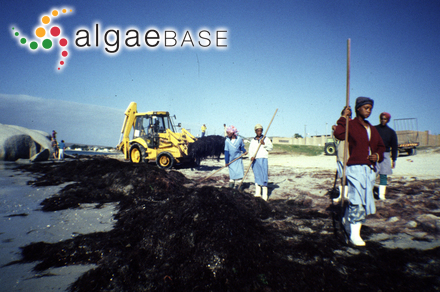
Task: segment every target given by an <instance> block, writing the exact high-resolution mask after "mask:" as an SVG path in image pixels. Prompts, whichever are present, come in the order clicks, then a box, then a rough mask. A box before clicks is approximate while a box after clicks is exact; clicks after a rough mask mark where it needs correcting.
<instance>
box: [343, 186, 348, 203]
mask: <svg viewBox="0 0 440 292" xmlns="http://www.w3.org/2000/svg"><path fill="white" fill-rule="evenodd" d="M344 198H345V200H348V186H345V187H344Z"/></svg>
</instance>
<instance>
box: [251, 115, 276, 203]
mask: <svg viewBox="0 0 440 292" xmlns="http://www.w3.org/2000/svg"><path fill="white" fill-rule="evenodd" d="M254 130H255V134H257V135H256V136H255V138H254V139H252V141H251V144H250V145H249V154H250V157H251V163H252V171H253V172H254V177H255V197H261V196H262V197H263V200H265V201H267V182H268V179H269V178H268V176H269V175H268V167H269V163H268V160H267V159H268V157H269V152H268V151H271V150H272V149H273V145H272V142H271V141H270V139H269V138H267V137H263V126H262V125H261V124H256V125H255V127H254ZM258 144H260V147H258Z"/></svg>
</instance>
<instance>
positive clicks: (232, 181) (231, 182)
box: [229, 179, 235, 189]
mask: <svg viewBox="0 0 440 292" xmlns="http://www.w3.org/2000/svg"><path fill="white" fill-rule="evenodd" d="M234 184H235V182H234V180H233V179H231V180H229V187H230V188H231V189H232V188H234Z"/></svg>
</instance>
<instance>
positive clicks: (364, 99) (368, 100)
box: [356, 96, 374, 109]
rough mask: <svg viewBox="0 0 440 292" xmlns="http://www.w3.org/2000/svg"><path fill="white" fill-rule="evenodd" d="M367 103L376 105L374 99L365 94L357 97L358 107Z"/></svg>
mask: <svg viewBox="0 0 440 292" xmlns="http://www.w3.org/2000/svg"><path fill="white" fill-rule="evenodd" d="M366 104H371V106H374V101H373V100H372V99H371V98H369V97H364V96H359V97H358V98H356V109H358V108H360V107H361V106H363V105H366Z"/></svg>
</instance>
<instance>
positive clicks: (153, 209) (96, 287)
mask: <svg viewBox="0 0 440 292" xmlns="http://www.w3.org/2000/svg"><path fill="white" fill-rule="evenodd" d="M21 169H23V170H26V171H32V172H35V173H40V174H41V176H39V177H38V178H37V179H36V180H35V181H32V182H30V184H32V185H35V186H41V185H56V184H61V183H64V182H68V181H71V182H74V183H72V184H69V185H67V186H66V187H65V188H63V189H62V190H61V191H60V192H59V194H56V195H54V196H52V197H50V198H47V199H45V200H44V201H43V202H42V206H43V210H46V211H47V210H59V209H63V208H72V207H75V208H78V207H81V203H84V202H89V203H90V202H92V201H93V202H95V203H97V204H98V207H99V204H103V203H105V202H111V201H113V202H119V204H118V212H117V214H116V215H115V219H116V220H117V222H116V224H115V226H114V228H113V229H112V230H111V231H108V232H96V233H92V234H83V235H78V236H76V237H74V238H71V239H68V240H65V241H62V242H57V243H45V242H38V243H31V244H29V245H27V246H25V247H22V255H23V258H22V259H21V260H20V261H18V263H25V262H38V263H37V264H36V266H35V270H37V271H42V270H46V269H48V268H50V267H60V266H65V265H75V264H91V263H92V264H96V265H97V267H96V268H94V269H91V270H89V271H88V272H86V273H85V274H83V275H82V276H81V277H79V278H78V279H77V280H76V281H75V282H74V283H72V285H71V286H70V288H69V289H70V290H71V291H318V290H330V291H336V290H338V291H350V290H351V291H353V290H355V291H379V290H383V291H386V290H388V291H389V290H399V291H415V290H424V291H435V290H438V289H439V288H440V279H439V276H438V275H439V271H440V250H439V249H438V248H437V249H434V250H430V251H417V250H400V249H392V250H391V249H386V248H383V247H382V246H381V245H380V244H378V243H374V242H372V243H370V242H369V243H368V246H367V247H366V248H362V249H353V248H350V247H347V246H344V245H343V244H342V243H341V238H340V237H339V236H337V234H336V236H335V233H334V232H333V231H334V229H333V225H332V220H331V218H330V217H331V216H329V214H328V213H326V212H325V211H323V212H322V213H321V212H317V211H312V210H310V209H309V208H308V207H307V206H306V205H302V204H301V203H300V202H296V201H284V200H283V201H281V200H279V201H272V202H271V203H270V204H268V203H267V202H265V201H263V200H261V199H256V198H254V197H252V195H250V194H247V193H241V192H238V191H236V190H233V189H229V188H215V187H210V186H204V187H201V188H195V187H194V188H191V187H183V186H182V185H183V184H184V183H187V182H188V179H187V178H185V177H184V176H183V175H182V174H180V173H179V172H176V171H165V170H161V169H158V168H157V167H155V166H150V165H148V164H131V163H125V162H121V161H118V160H114V159H111V158H106V157H94V158H90V159H80V160H75V161H68V162H65V163H62V164H39V165H36V164H33V165H30V166H21ZM299 222H301V224H299ZM367 231H368V230H367ZM16 263H17V262H16Z"/></svg>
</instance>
